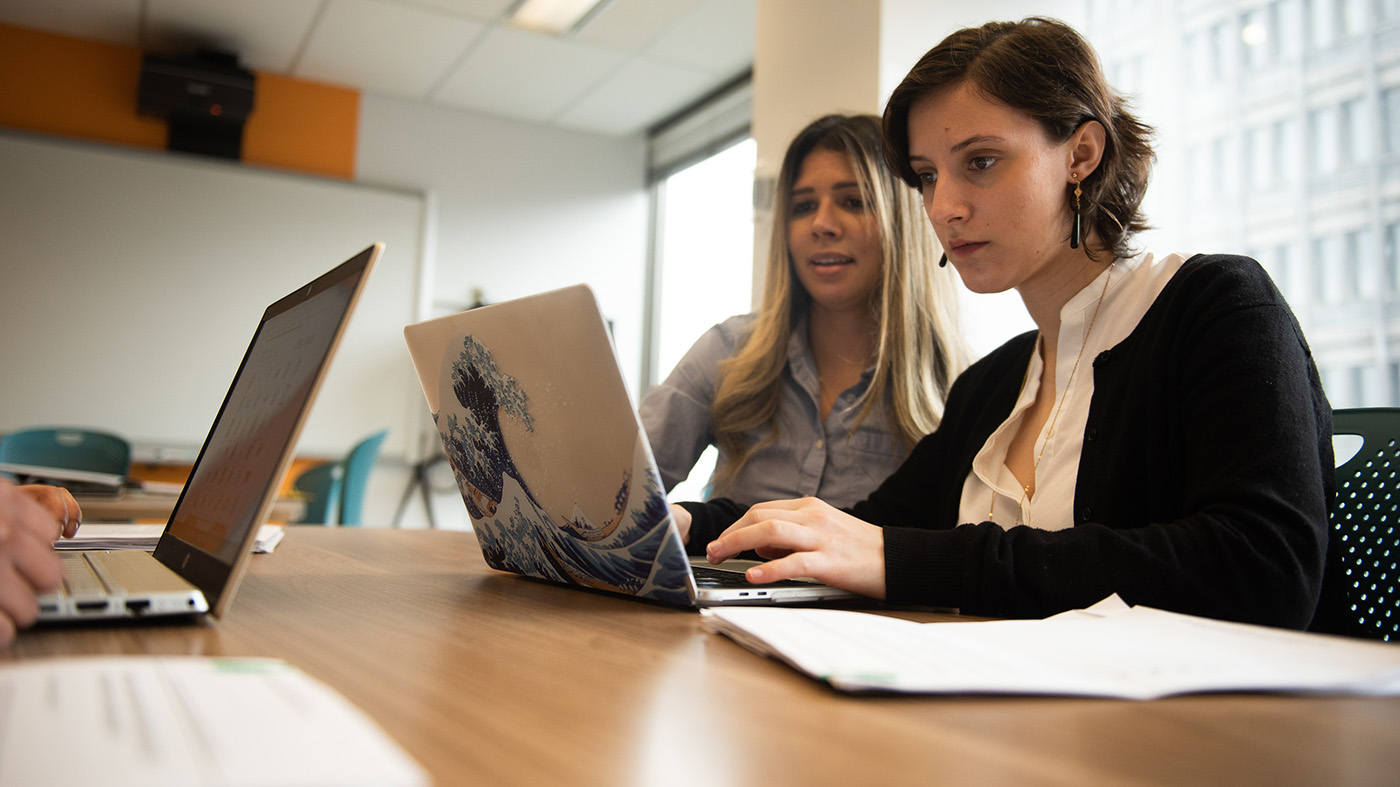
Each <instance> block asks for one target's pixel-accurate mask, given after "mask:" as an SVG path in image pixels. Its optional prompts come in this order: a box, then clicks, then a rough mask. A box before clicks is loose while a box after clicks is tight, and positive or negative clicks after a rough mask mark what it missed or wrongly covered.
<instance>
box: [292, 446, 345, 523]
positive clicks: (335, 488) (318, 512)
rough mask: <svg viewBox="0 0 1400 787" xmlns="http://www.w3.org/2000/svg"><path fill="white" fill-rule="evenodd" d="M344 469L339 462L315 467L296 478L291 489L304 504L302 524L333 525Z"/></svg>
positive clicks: (337, 512) (338, 508)
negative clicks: (298, 495)
mask: <svg viewBox="0 0 1400 787" xmlns="http://www.w3.org/2000/svg"><path fill="white" fill-rule="evenodd" d="M344 474H345V469H344V468H343V467H342V466H341V464H340V462H327V463H326V464H323V465H316V466H315V467H313V468H311V469H310V470H307V471H305V472H303V473H302V474H301V475H299V476H297V479H296V480H295V481H293V482H292V488H293V489H295V490H296V491H297V492H298V493H300V496H301V499H302V501H303V502H304V503H305V504H306V511H305V513H303V514H302V515H301V522H302V523H304V524H316V525H334V524H335V523H336V522H337V517H339V515H340V488H341V483H342V481H341V479H342V477H343V476H344Z"/></svg>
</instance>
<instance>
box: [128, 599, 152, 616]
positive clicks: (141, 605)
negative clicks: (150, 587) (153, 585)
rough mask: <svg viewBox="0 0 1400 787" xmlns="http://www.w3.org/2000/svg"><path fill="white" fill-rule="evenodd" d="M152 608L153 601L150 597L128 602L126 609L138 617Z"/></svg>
mask: <svg viewBox="0 0 1400 787" xmlns="http://www.w3.org/2000/svg"><path fill="white" fill-rule="evenodd" d="M150 609H151V602H150V600H149V599H137V600H135V601H128V602H126V611H127V612H129V613H131V614H132V615H135V616H137V617H140V616H142V615H144V614H146V613H147V612H148V611H149V610H150Z"/></svg>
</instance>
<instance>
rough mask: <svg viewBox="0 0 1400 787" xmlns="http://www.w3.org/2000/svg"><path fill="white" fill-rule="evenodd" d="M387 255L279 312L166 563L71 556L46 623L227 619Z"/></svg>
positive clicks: (229, 407)
mask: <svg viewBox="0 0 1400 787" xmlns="http://www.w3.org/2000/svg"><path fill="white" fill-rule="evenodd" d="M382 251H383V244H375V245H373V246H371V247H369V248H368V249H365V250H364V251H363V252H360V253H359V254H357V255H355V256H354V257H352V258H351V259H349V260H347V261H346V262H344V263H342V264H341V265H339V266H337V267H336V268H334V269H333V270H331V271H330V272H328V273H326V274H325V275H323V276H321V277H320V278H317V279H316V280H315V281H313V282H311V283H309V284H307V285H305V286H303V287H300V288H298V289H297V290H296V291H294V292H292V293H291V294H289V295H287V296H286V297H285V298H282V299H281V300H279V301H277V302H276V303H274V304H272V305H271V306H269V307H268V308H267V311H265V312H264V313H263V316H262V320H261V321H260V322H259V323H258V328H257V331H256V332H255V333H254V334H253V340H252V343H251V344H250V345H249V347H248V350H247V352H246V353H245V354H244V356H243V362H242V363H241V364H240V365H239V367H238V373H237V374H235V375H234V378H233V384H232V386H230V388H229V391H228V394H227V395H226V396H225V398H224V402H223V405H222V406H220V408H219V413H218V415H217V416H215V418H214V425H213V426H212V427H211V428H210V430H209V435H208V437H207V438H206V439H205V441H204V445H203V447H202V448H200V450H199V455H198V456H197V457H196V459H195V462H194V466H193V467H192V469H191V470H190V478H189V481H188V482H186V484H185V487H184V490H183V491H182V492H181V493H180V497H179V499H178V500H177V501H176V503H175V508H174V510H173V511H172V512H171V514H170V521H169V522H168V523H167V524H166V526H165V531H164V532H163V533H162V534H161V537H160V540H159V541H157V542H156V547H155V551H154V552H146V551H144V550H139V549H127V550H110V551H96V550H94V551H76V552H64V553H62V554H61V555H60V557H61V558H62V559H64V560H65V561H66V562H65V564H64V587H63V589H62V590H60V591H58V592H55V593H49V594H45V595H43V596H41V597H40V599H39V621H40V622H41V623H42V622H55V621H66V620H91V619H101V618H139V617H150V616H158V615H162V616H163V615H197V614H201V613H205V612H208V613H210V614H212V615H214V616H215V617H221V616H222V615H224V614H225V613H226V612H227V611H228V608H229V604H230V603H232V601H233V595H234V592H235V591H236V590H237V589H238V583H239V581H240V580H241V579H242V577H243V572H244V570H245V569H246V568H247V565H248V558H249V556H250V555H251V554H252V549H251V547H252V543H253V540H254V539H255V538H256V537H257V533H258V526H259V525H261V524H262V523H263V521H264V520H265V519H266V518H267V513H268V510H269V509H270V508H271V507H272V503H273V500H274V499H275V498H276V496H277V490H278V486H279V484H280V483H281V480H282V477H283V476H284V475H286V472H287V467H288V465H289V464H290V462H291V458H292V452H293V450H294V449H295V448H296V442H297V436H298V435H299V434H300V433H301V427H302V424H303V423H305V421H306V415H307V413H308V412H309V411H310V410H311V403H312V402H313V401H314V400H315V398H316V392H317V390H318V389H319V388H320V385H321V381H322V380H323V379H324V378H325V374H326V370H327V368H329V366H330V362H331V357H332V356H333V355H334V354H335V349H336V347H337V345H339V343H340V338H341V336H342V335H343V334H344V332H345V326H346V324H347V323H348V322H349V320H350V314H351V312H352V311H353V310H354V308H355V303H356V302H357V301H358V300H359V297H360V293H361V292H362V291H363V289H364V284H365V279H366V277H367V276H368V275H369V272H370V270H371V269H372V268H373V267H374V263H375V261H376V260H377V259H378V258H379V255H380V253H381V252H382Z"/></svg>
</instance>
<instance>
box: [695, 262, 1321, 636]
mask: <svg viewBox="0 0 1400 787" xmlns="http://www.w3.org/2000/svg"><path fill="white" fill-rule="evenodd" d="M1034 349H1035V333H1033V332H1032V333H1027V334H1023V335H1021V336H1017V337H1016V338H1014V339H1012V340H1011V341H1009V342H1007V343H1006V344H1004V345H1002V346H1001V347H999V348H998V349H996V350H994V351H993V352H992V353H991V354H989V355H988V356H987V357H985V358H983V359H982V360H980V361H978V362H977V363H975V364H973V365H972V366H971V367H969V368H968V369H967V370H966V371H965V372H964V373H963V374H962V375H961V376H959V377H958V379H957V381H956V382H955V383H954V385H953V387H952V390H951V391H950V392H949V395H948V401H947V406H946V409H945V412H944V416H943V422H942V425H940V426H939V428H938V430H937V431H935V432H934V433H933V434H931V435H928V436H927V437H925V438H924V439H923V440H921V441H920V442H919V444H918V445H917V446H916V447H915V448H914V451H913V453H912V454H911V455H910V456H909V459H908V460H907V461H906V462H905V463H904V464H903V465H902V466H901V467H900V468H899V470H897V471H895V473H894V475H892V476H890V478H889V479H887V480H886V481H885V482H884V483H883V484H882V485H881V486H880V487H879V488H878V489H876V491H875V492H873V493H871V495H870V497H868V498H867V499H866V500H864V501H862V502H860V503H857V504H856V505H855V506H854V507H853V508H852V509H850V512H851V513H852V514H854V515H855V516H856V517H858V518H860V519H863V520H865V521H867V522H870V523H872V524H876V525H880V526H882V527H883V528H884V529H885V533H884V538H885V590H886V596H887V600H888V601H889V602H890V603H893V604H925V605H933V606H950V607H960V608H961V609H962V610H963V612H965V613H968V614H974V615H989V616H997V617H1043V616H1046V615H1050V614H1053V613H1056V612H1060V611H1063V610H1066V609H1075V608H1079V607H1084V606H1088V605H1090V604H1093V603H1094V602H1096V601H1099V600H1100V599H1102V598H1104V597H1105V596H1107V595H1109V594H1110V593H1118V594H1119V595H1120V596H1122V598H1123V599H1124V600H1125V601H1126V602H1128V603H1129V604H1145V605H1148V606H1153V607H1158V608H1161V609H1169V610H1175V611H1180V612H1186V613H1190V614H1195V615H1204V616H1209V617H1215V618H1223V619H1228V620H1241V621H1248V622H1254V623H1264V624H1269V625H1277V626H1289V627H1293V628H1303V627H1306V626H1307V625H1308V623H1309V621H1310V620H1311V618H1312V615H1313V610H1314V607H1315V606H1316V604H1317V597H1318V592H1319V588H1320V585H1321V581H1322V569H1323V562H1324V556H1325V553H1326V544H1327V523H1328V518H1327V517H1328V510H1329V508H1330V505H1331V501H1332V495H1333V462H1332V410H1331V407H1330V405H1329V404H1328V403H1327V399H1326V396H1325V395H1324V394H1323V392H1322V386H1321V383H1320V382H1319V379H1318V374H1317V367H1316V366H1315V365H1314V363H1313V360H1312V354H1311V352H1310V351H1309V349H1308V346H1307V342H1306V340H1305V339H1304V338H1303V334H1302V331H1301V330H1300V329H1299V327H1298V323H1297V321H1296V320H1295V319H1294V317H1293V313H1292V311H1291V310H1290V309H1289V308H1288V305H1287V303H1286V302H1285V301H1284V299H1283V296H1282V295H1281V294H1280V293H1279V292H1278V290H1277V288H1275V287H1274V285H1273V282H1272V281H1271V280H1270V279H1269V277H1268V274H1267V273H1265V272H1264V270H1263V269H1262V268H1260V267H1259V265H1258V263H1256V262H1255V261H1254V260H1251V259H1249V258H1247V257H1235V256H1225V255H1216V256H1202V255H1198V256H1196V257H1193V258H1192V259H1190V260H1188V261H1187V262H1186V263H1184V264H1183V265H1182V267H1181V269H1180V270H1179V271H1178V272H1177V273H1176V275H1175V276H1173V277H1172V280H1171V281H1170V282H1168V284H1167V286H1166V287H1165V288H1164V289H1163V290H1162V292H1161V293H1160V294H1159V295H1158V297H1157V299H1156V300H1155V301H1154V302H1153V304H1152V306H1151V307H1150V308H1149V309H1148V311H1147V313H1146V314H1145V315H1144V316H1143V318H1142V320H1141V322H1139V323H1138V325H1137V327H1136V328H1135V329H1134V330H1133V332H1132V333H1131V334H1130V335H1129V336H1128V337H1127V338H1126V339H1124V340H1123V341H1122V342H1121V343H1119V344H1118V345H1117V346H1115V347H1113V348H1111V349H1109V350H1106V351H1104V352H1103V353H1100V354H1099V355H1098V356H1097V357H1096V358H1095V359H1094V364H1093V369H1094V393H1093V397H1092V399H1091V401H1090V405H1089V416H1088V423H1087V425H1086V427H1085V432H1084V446H1083V451H1082V454H1081V456H1080V462H1079V471H1078V479H1077V481H1076V484H1075V492H1074V510H1075V522H1074V523H1073V527H1068V528H1065V529H1063V530H1040V529H1036V528H1031V527H1025V526H1020V527H1014V528H1011V529H1009V530H1007V529H1004V528H1002V527H1001V526H999V525H996V524H993V523H991V522H982V523H980V524H965V525H962V526H958V524H959V523H958V507H959V503H960V500H961V496H962V489H963V484H964V482H965V480H966V479H967V476H968V473H969V472H971V469H972V460H973V458H974V457H975V456H976V454H977V452H978V451H979V450H981V448H982V446H983V444H984V443H985V442H986V441H987V439H988V437H990V435H991V433H992V432H993V431H994V430H995V429H996V428H997V427H998V426H1000V425H1001V424H1002V422H1004V421H1005V420H1006V417H1007V416H1008V415H1009V414H1010V412H1011V408H1012V407H1013V406H1014V404H1015V402H1016V398H1017V396H1018V395H1019V392H1020V386H1021V380H1022V376H1023V375H1024V373H1025V369H1026V365H1027V364H1028V363H1029V361H1030V355H1031V353H1032V352H1034ZM685 507H686V508H687V509H688V510H690V512H691V514H692V517H693V522H692V527H691V538H690V543H691V545H692V548H693V549H694V550H695V551H703V547H704V545H705V544H706V543H708V542H709V541H711V540H713V539H714V538H715V537H716V536H717V535H719V533H720V532H722V531H723V529H724V528H725V527H727V526H728V525H729V524H730V523H732V522H733V521H734V520H735V519H737V518H738V517H739V516H740V515H742V514H743V511H744V510H745V509H744V508H743V507H741V506H738V505H736V504H734V503H733V502H732V501H728V500H722V499H721V500H712V501H710V502H709V503H705V504H697V503H686V504H685Z"/></svg>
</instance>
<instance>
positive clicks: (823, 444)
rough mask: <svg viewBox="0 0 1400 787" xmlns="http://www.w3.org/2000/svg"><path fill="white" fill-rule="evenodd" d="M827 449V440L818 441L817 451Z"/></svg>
mask: <svg viewBox="0 0 1400 787" xmlns="http://www.w3.org/2000/svg"><path fill="white" fill-rule="evenodd" d="M825 447H826V441H825V440H818V441H817V449H818V450H820V449H822V448H825Z"/></svg>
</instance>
